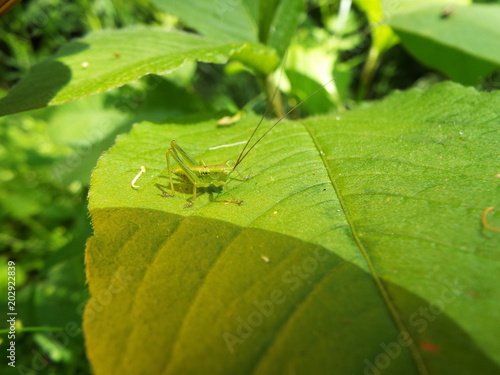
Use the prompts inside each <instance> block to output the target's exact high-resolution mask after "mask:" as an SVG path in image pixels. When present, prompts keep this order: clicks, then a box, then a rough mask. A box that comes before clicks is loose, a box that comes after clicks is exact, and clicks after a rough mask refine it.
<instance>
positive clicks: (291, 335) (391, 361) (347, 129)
mask: <svg viewBox="0 0 500 375" xmlns="http://www.w3.org/2000/svg"><path fill="white" fill-rule="evenodd" d="M499 105H500V95H499V94H498V93H495V94H485V93H483V94H481V93H477V92H476V91H474V90H473V89H466V88H463V87H461V86H458V85H455V84H441V85H438V86H435V87H434V88H432V89H430V90H429V91H427V92H422V91H419V90H412V91H409V92H405V93H396V94H393V95H392V96H391V97H389V98H388V99H386V100H384V101H382V102H380V103H377V104H374V105H372V106H369V107H367V108H364V109H358V110H355V111H352V112H348V113H345V114H342V115H338V116H328V117H318V118H314V119H309V120H304V121H300V122H289V121H285V122H284V123H282V124H280V125H279V126H278V127H276V129H275V130H274V131H273V132H272V133H270V134H269V135H268V136H267V137H266V138H264V140H263V142H262V143H260V144H259V145H258V146H257V147H256V148H255V149H254V150H253V151H252V153H250V154H249V156H248V158H247V159H245V160H244V162H243V163H242V164H241V170H240V172H241V173H242V174H243V175H248V174H250V175H251V178H250V179H248V180H241V179H239V180H232V181H231V182H230V186H231V190H232V192H233V193H234V195H236V196H237V197H238V198H240V199H242V200H244V203H243V204H242V205H241V206H238V205H236V204H225V203H224V201H225V200H226V199H228V198H229V195H228V194H227V192H226V191H224V190H222V191H221V192H212V193H208V192H207V193H205V194H201V195H200V196H199V197H198V199H197V202H196V204H195V205H193V206H192V207H191V208H184V204H185V203H186V202H187V199H189V197H190V196H189V194H184V193H182V192H177V194H176V196H175V197H170V198H169V197H163V196H162V195H161V191H160V189H158V188H157V186H155V184H160V185H168V174H167V170H166V168H165V151H166V148H167V147H168V143H169V141H170V140H172V139H175V140H176V141H177V142H178V143H179V144H181V145H182V146H184V148H185V149H186V150H187V151H188V152H189V153H190V154H191V155H194V156H196V157H197V158H199V159H203V160H204V162H205V163H207V164H212V163H221V162H224V161H226V160H228V159H233V160H234V159H235V158H236V157H237V154H238V151H239V147H241V146H239V147H227V148H218V149H216V150H212V151H207V150H208V148H209V147H213V146H218V145H223V144H231V143H233V142H237V141H241V140H245V139H246V138H247V137H248V135H249V133H250V131H251V130H252V128H253V127H254V126H255V124H256V122H257V119H256V118H254V117H253V116H249V117H247V118H246V119H243V120H242V121H241V122H240V123H238V124H237V125H235V126H233V127H230V128H218V127H216V125H215V121H208V122H204V123H199V124H193V125H187V124H183V125H157V124H151V123H140V124H137V125H136V126H135V127H134V128H133V130H132V132H131V134H129V135H122V136H120V138H119V139H118V142H117V143H116V145H115V146H114V147H113V148H112V149H111V150H110V151H108V152H107V153H106V154H104V155H103V156H102V158H101V159H100V161H99V164H98V167H97V168H96V169H95V171H94V173H93V176H92V187H91V190H90V195H89V198H90V212H91V215H92V222H93V226H94V231H95V234H94V236H93V237H92V238H91V239H90V240H89V241H88V245H87V253H86V262H87V277H88V283H89V287H90V293H91V299H90V301H89V303H88V304H87V306H86V310H85V316H84V321H85V324H84V325H85V330H86V341H87V351H88V355H89V358H90V360H91V363H92V366H93V368H94V371H95V373H96V374H110V373H120V374H139V373H144V374H179V373H182V374H246V373H258V374H276V373H290V374H291V373H294V374H378V373H382V370H383V373H384V374H454V375H456V374H471V373H480V374H497V373H499V371H500V355H499V353H500V340H498V337H499V333H500V332H499V328H498V324H497V321H496V320H497V319H496V318H495V317H497V316H498V310H499V308H500V306H499V301H500V288H499V285H500V283H499V275H500V267H499V262H498V261H499V260H500V255H499V249H500V235H499V233H497V232H495V231H493V230H490V229H488V228H486V227H484V226H483V224H482V223H481V214H482V212H483V211H484V210H485V209H486V208H487V207H490V206H496V207H500V194H499V192H500V178H499V177H498V176H499V173H500V170H499V165H498V160H499V150H500V136H499V131H498V126H499V119H498V106H499ZM141 166H146V167H147V171H146V173H145V174H144V175H142V176H141V177H140V178H139V180H138V181H137V185H139V188H138V190H134V189H132V188H131V186H130V183H131V180H132V179H133V177H134V176H135V175H136V173H137V172H138V171H139V168H140V167H141ZM235 177H237V175H235ZM178 188H179V190H181V189H180V188H181V186H178ZM211 198H212V199H211ZM488 220H489V222H490V223H491V224H492V225H496V226H499V225H500V217H499V216H498V213H497V214H495V213H490V215H489V216H488Z"/></svg>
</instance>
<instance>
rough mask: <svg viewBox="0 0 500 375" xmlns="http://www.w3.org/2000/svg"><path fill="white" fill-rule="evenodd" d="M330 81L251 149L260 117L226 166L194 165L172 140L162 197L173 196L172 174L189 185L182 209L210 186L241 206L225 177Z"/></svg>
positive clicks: (283, 117) (192, 202) (270, 128)
mask: <svg viewBox="0 0 500 375" xmlns="http://www.w3.org/2000/svg"><path fill="white" fill-rule="evenodd" d="M332 81H333V79H332V80H330V81H328V82H327V83H325V84H324V85H323V86H322V87H320V88H319V89H317V90H316V91H314V92H313V93H312V94H310V95H309V96H308V97H307V98H305V99H304V100H302V101H301V102H300V103H298V104H297V105H295V106H294V107H293V108H291V109H290V110H289V111H288V112H287V113H286V114H285V115H284V116H282V117H281V118H279V119H278V120H277V121H276V122H275V123H274V124H273V125H271V126H270V127H269V129H267V130H266V131H265V132H264V134H262V135H261V136H260V137H259V138H258V139H257V140H256V141H255V142H254V143H253V144H252V145H251V146H249V145H250V141H251V140H252V138H253V137H254V136H255V135H256V133H257V131H258V130H259V128H260V126H261V125H262V122H263V119H264V116H262V118H261V119H260V121H259V123H258V125H257V126H256V128H255V129H254V131H253V132H252V134H251V135H250V138H249V139H248V141H246V142H245V146H244V147H243V149H242V150H241V152H240V155H239V156H238V159H237V160H236V162H235V163H234V164H232V165H230V163H229V162H228V163H226V164H219V165H205V164H204V163H201V164H200V163H197V162H196V161H195V160H194V159H193V158H192V157H191V156H189V155H188V154H187V153H186V151H184V150H183V149H182V148H181V147H180V146H179V145H178V144H177V142H176V141H171V142H170V148H169V149H168V150H167V153H166V158H167V169H168V175H169V179H170V190H171V193H170V194H168V193H166V192H165V191H163V189H162V191H163V196H165V197H173V196H174V194H175V190H174V182H173V175H176V176H177V177H178V178H179V179H180V180H181V182H182V183H184V184H188V185H192V186H193V196H192V198H191V201H190V202H189V203H188V204H186V205H185V207H190V206H192V205H193V204H194V203H195V201H196V195H197V189H198V188H207V187H210V186H214V187H224V188H225V189H226V190H227V192H228V193H229V195H230V196H231V200H229V201H228V202H230V203H236V204H238V205H241V203H243V201H241V200H237V199H236V197H235V196H234V195H233V193H232V192H231V190H230V189H229V187H228V185H227V181H228V179H229V176H231V174H232V173H233V172H234V171H235V170H236V167H237V166H238V165H239V164H240V163H241V162H242V161H243V160H244V159H245V157H246V156H247V155H248V153H249V152H250V151H252V149H253V148H254V147H255V146H256V145H257V144H258V143H259V142H260V141H261V140H262V139H263V138H264V137H265V136H266V135H267V134H268V133H269V132H270V131H271V130H273V128H274V127H275V126H276V125H278V124H279V123H280V122H281V121H283V119H285V118H286V117H287V116H288V115H289V114H290V113H291V112H293V111H294V110H295V109H296V108H297V107H299V106H300V105H302V103H304V102H305V101H306V100H308V99H309V98H310V97H311V96H313V95H314V94H316V93H317V92H318V91H319V90H321V89H323V88H324V87H325V86H326V85H328V84H329V83H331V82H332ZM264 115H265V114H264ZM171 158H173V159H174V160H175V161H176V162H177V164H178V166H177V167H175V168H173V167H172V163H171ZM238 173H239V172H238ZM247 178H248V177H247ZM245 179H246V178H245Z"/></svg>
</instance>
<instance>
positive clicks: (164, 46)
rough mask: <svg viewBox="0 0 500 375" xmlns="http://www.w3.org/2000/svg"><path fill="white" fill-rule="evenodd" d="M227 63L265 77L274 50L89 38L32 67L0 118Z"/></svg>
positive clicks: (122, 36)
mask: <svg viewBox="0 0 500 375" xmlns="http://www.w3.org/2000/svg"><path fill="white" fill-rule="evenodd" d="M229 58H234V59H238V60H240V61H242V62H244V63H245V64H247V65H248V66H250V67H252V68H254V69H255V70H257V71H260V72H263V73H270V72H271V71H272V70H274V68H275V67H276V65H277V63H278V57H277V55H276V53H275V51H274V50H273V49H270V48H267V47H265V46H263V45H261V44H256V43H249V42H236V43H228V42H225V41H216V40H211V39H207V38H203V37H200V36H197V35H193V34H186V33H180V32H172V31H167V30H163V29H154V28H129V29H122V30H109V31H105V32H100V33H94V34H90V35H88V36H87V37H85V38H82V39H76V40H74V41H72V42H70V43H68V44H66V45H64V46H63V47H62V48H61V50H60V51H59V52H58V53H57V54H56V55H55V56H54V57H52V58H49V59H47V60H45V61H43V62H41V63H40V64H38V65H35V66H34V67H33V69H32V70H31V72H30V73H29V74H28V76H26V77H25V78H24V79H22V80H21V81H20V82H19V83H18V84H17V85H16V86H15V87H14V88H13V89H12V90H11V91H10V92H9V94H8V95H7V96H6V97H4V98H2V99H0V115H5V114H10V113H16V112H20V111H25V110H28V109H34V108H40V107H44V106H51V105H58V104H62V103H66V102H69V101H72V100H76V99H79V98H82V97H85V96H88V95H92V94H97V93H101V92H104V91H106V90H109V89H111V88H114V87H117V86H122V85H124V84H126V83H128V82H130V81H134V80H136V79H138V78H140V77H142V76H144V75H146V74H151V73H157V74H163V73H167V72H169V71H172V70H173V69H176V68H179V67H180V66H182V65H183V64H184V63H185V62H187V61H193V60H194V61H204V62H213V63H225V62H226V61H227V60H228V59H229Z"/></svg>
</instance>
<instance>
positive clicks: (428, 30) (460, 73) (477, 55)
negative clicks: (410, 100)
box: [390, 4, 500, 85]
mask: <svg viewBox="0 0 500 375" xmlns="http://www.w3.org/2000/svg"><path fill="white" fill-rule="evenodd" d="M499 20H500V6H499V5H498V4H473V5H469V6H459V5H456V6H443V5H431V6H426V7H423V8H418V9H415V10H410V11H408V12H401V13H398V14H396V15H394V17H392V18H391V19H390V25H391V27H392V28H393V29H394V31H395V32H396V33H397V35H398V36H399V38H400V39H401V41H402V43H403V44H404V46H405V47H406V48H407V49H408V50H409V51H410V52H411V53H412V54H413V55H414V56H415V57H416V58H418V59H419V60H421V61H422V62H424V63H425V64H427V65H429V66H432V67H433V68H436V69H438V70H440V71H442V72H443V73H445V74H447V75H448V76H449V77H451V78H453V79H454V80H456V81H458V82H461V83H463V84H470V85H472V84H478V83H480V82H481V81H482V78H483V77H484V75H486V74H488V73H490V72H492V71H493V70H495V69H499V68H500V48H498V47H499V43H498V41H499V40H500V28H499V27H498V22H499Z"/></svg>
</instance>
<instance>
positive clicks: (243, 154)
mask: <svg viewBox="0 0 500 375" xmlns="http://www.w3.org/2000/svg"><path fill="white" fill-rule="evenodd" d="M334 80H335V78H332V79H331V80H329V81H328V82H327V83H325V84H324V85H322V86H321V87H319V88H317V89H316V90H315V91H314V92H313V93H312V94H309V95H308V96H307V97H306V98H305V99H302V100H301V101H300V102H299V103H298V104H296V105H294V106H293V107H292V108H290V109H289V110H288V112H287V113H285V114H284V115H283V116H281V117H280V118H279V119H278V120H277V121H276V122H275V123H274V124H273V125H272V126H271V127H270V128H269V129H267V130H266V131H265V132H264V134H262V135H261V136H260V137H259V138H258V139H257V140H256V141H255V142H254V144H253V145H252V146H250V148H249V149H248V150H246V148H247V146H248V145H249V144H250V141H251V140H252V138H253V136H254V135H255V134H256V133H257V130H259V128H260V126H261V125H262V122H263V120H264V116H265V114H266V113H267V111H268V109H269V106H268V107H267V108H266V111H265V113H264V116H262V117H261V119H260V121H259V123H258V124H257V127H256V128H255V130H254V131H253V132H252V135H251V136H250V138H248V141H247V143H246V144H245V147H243V150H241V153H240V156H238V159H237V160H236V163H234V165H233V171H234V169H235V168H236V167H237V166H238V165H239V164H240V163H241V162H242V161H243V159H245V158H246V156H247V155H248V153H249V152H250V151H252V150H253V148H254V147H255V146H257V144H258V143H259V142H260V141H261V140H262V139H263V138H264V137H265V136H266V135H267V134H268V133H269V132H270V131H271V130H273V129H274V127H275V126H276V125H278V124H279V123H280V122H281V121H283V120H284V119H285V118H286V117H287V116H288V115H289V114H290V113H292V112H293V111H295V110H296V109H297V108H298V107H300V106H301V105H302V104H304V103H305V102H306V101H308V100H309V99H310V98H311V97H312V96H314V95H316V93H318V92H319V91H320V90H322V89H324V88H325V87H326V86H327V85H329V84H330V83H332V82H333V81H334ZM277 92H278V89H277V88H276V91H275V92H274V95H273V100H274V97H275V96H276V94H277ZM245 150H246V151H245Z"/></svg>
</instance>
